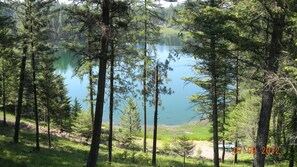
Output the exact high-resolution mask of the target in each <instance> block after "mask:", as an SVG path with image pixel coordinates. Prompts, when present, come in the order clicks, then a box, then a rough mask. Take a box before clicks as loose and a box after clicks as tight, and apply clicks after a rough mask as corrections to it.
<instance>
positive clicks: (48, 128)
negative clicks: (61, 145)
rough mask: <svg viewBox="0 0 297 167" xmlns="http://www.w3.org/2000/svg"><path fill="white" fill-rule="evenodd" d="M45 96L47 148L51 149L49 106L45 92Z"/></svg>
mask: <svg viewBox="0 0 297 167" xmlns="http://www.w3.org/2000/svg"><path fill="white" fill-rule="evenodd" d="M46 94H47V96H46V109H47V138H48V147H49V148H51V147H52V143H51V125H50V104H49V92H48V90H47V93H46Z"/></svg>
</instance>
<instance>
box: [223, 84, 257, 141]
mask: <svg viewBox="0 0 297 167" xmlns="http://www.w3.org/2000/svg"><path fill="white" fill-rule="evenodd" d="M240 98H241V99H243V100H242V101H241V102H240V103H238V104H237V105H236V106H233V107H230V110H231V113H230V115H229V116H228V118H227V121H226V122H227V125H226V135H225V136H226V137H225V138H226V140H230V141H235V140H236V139H239V140H241V141H242V142H243V143H244V144H245V145H251V146H252V145H255V143H254V141H255V139H256V133H257V128H258V121H259V111H260V107H261V103H260V102H261V98H260V96H259V95H258V94H257V93H256V92H255V90H253V89H246V90H244V91H242V92H241V95H240ZM247 127H248V128H247Z"/></svg>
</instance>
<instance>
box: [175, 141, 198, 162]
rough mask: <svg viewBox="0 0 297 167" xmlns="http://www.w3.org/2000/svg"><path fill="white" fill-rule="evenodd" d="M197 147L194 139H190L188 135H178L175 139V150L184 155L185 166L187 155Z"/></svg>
mask: <svg viewBox="0 0 297 167" xmlns="http://www.w3.org/2000/svg"><path fill="white" fill-rule="evenodd" d="M194 147H195V145H194V143H193V141H190V140H189V139H188V138H187V137H186V136H178V137H177V140H176V141H175V144H174V148H173V151H174V152H175V153H177V154H178V155H180V156H182V157H183V159H184V161H183V166H184V167H185V166H186V157H187V156H188V155H189V154H190V153H191V152H192V150H193V148H194Z"/></svg>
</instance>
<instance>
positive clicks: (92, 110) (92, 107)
mask: <svg viewBox="0 0 297 167" xmlns="http://www.w3.org/2000/svg"><path fill="white" fill-rule="evenodd" d="M92 68H93V67H92V65H90V68H89V87H90V88H89V91H90V105H91V120H92V126H93V123H94V102H93V94H94V93H93V71H92ZM92 128H94V127H92Z"/></svg>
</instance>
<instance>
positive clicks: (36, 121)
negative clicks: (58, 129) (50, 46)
mask: <svg viewBox="0 0 297 167" xmlns="http://www.w3.org/2000/svg"><path fill="white" fill-rule="evenodd" d="M31 31H32V26H31ZM31 47H32V49H33V47H34V44H33V41H32V42H31ZM35 70H36V69H35V53H34V52H33V53H32V72H33V91H34V113H35V126H36V151H39V150H40V147H39V123H38V106H37V105H38V104H37V88H36V71H35Z"/></svg>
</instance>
